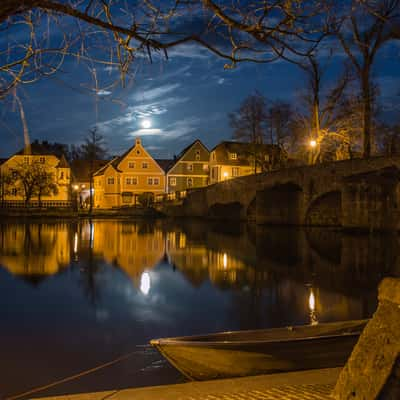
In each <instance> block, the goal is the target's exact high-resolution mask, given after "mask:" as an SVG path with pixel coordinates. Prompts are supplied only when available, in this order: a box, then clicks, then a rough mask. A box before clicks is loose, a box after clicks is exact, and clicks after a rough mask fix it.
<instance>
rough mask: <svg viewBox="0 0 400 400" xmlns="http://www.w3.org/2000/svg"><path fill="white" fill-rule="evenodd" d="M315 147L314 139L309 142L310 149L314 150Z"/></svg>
mask: <svg viewBox="0 0 400 400" xmlns="http://www.w3.org/2000/svg"><path fill="white" fill-rule="evenodd" d="M316 146H317V141H316V140H314V139H312V140H310V147H312V148H314V147H316Z"/></svg>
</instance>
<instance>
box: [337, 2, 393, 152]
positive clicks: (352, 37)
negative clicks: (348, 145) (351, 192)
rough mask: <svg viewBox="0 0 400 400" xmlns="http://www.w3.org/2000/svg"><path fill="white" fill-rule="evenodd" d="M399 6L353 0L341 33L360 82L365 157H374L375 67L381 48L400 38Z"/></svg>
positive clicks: (340, 38) (343, 43)
mask: <svg viewBox="0 0 400 400" xmlns="http://www.w3.org/2000/svg"><path fill="white" fill-rule="evenodd" d="M399 7H400V0H363V1H357V0H353V1H352V7H351V10H350V14H349V15H348V17H347V18H346V19H345V21H344V23H343V24H342V26H341V29H340V30H339V31H338V33H337V35H338V37H339V40H340V43H341V45H342V47H343V49H344V51H345V53H346V54H347V56H348V58H349V60H350V61H351V63H352V65H353V67H354V69H355V71H356V73H357V77H358V80H359V83H360V89H361V96H362V105H363V110H362V121H363V123H362V126H363V155H364V157H370V156H371V144H372V138H371V127H372V116H373V109H372V100H373V93H372V86H373V85H372V81H371V73H372V67H373V65H374V62H375V60H376V56H377V53H378V51H379V50H380V49H381V48H382V47H383V46H384V45H385V44H386V43H388V42H389V41H390V40H393V39H399V37H400V36H399V35H398V30H397V29H394V27H396V26H398V24H399V18H400V15H399Z"/></svg>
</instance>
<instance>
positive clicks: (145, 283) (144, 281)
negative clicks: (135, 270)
mask: <svg viewBox="0 0 400 400" xmlns="http://www.w3.org/2000/svg"><path fill="white" fill-rule="evenodd" d="M150 286H151V283H150V274H149V273H148V272H143V273H142V276H141V277H140V291H141V292H142V293H143V294H144V295H145V296H147V295H148V294H149V292H150Z"/></svg>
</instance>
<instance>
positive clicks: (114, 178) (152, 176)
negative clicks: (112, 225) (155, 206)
mask: <svg viewBox="0 0 400 400" xmlns="http://www.w3.org/2000/svg"><path fill="white" fill-rule="evenodd" d="M93 183H94V185H93V186H94V188H93V197H94V202H93V203H94V207H95V208H113V207H122V206H133V205H137V204H139V203H140V196H141V195H143V193H148V194H150V193H151V194H152V196H154V197H156V196H158V195H163V194H164V193H165V173H164V170H163V169H162V168H161V167H160V166H159V165H158V163H157V162H156V161H155V160H154V159H153V158H152V157H151V155H150V154H149V153H148V152H147V151H146V150H145V149H144V147H143V146H142V143H141V141H140V139H139V138H137V139H136V140H135V145H134V146H133V147H131V148H130V149H129V150H128V151H127V152H125V153H124V154H123V155H122V156H120V157H116V158H114V159H113V160H111V161H110V162H108V163H107V164H106V165H105V166H104V167H102V168H100V169H99V170H98V171H97V172H95V174H94V177H93Z"/></svg>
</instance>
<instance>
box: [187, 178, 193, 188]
mask: <svg viewBox="0 0 400 400" xmlns="http://www.w3.org/2000/svg"><path fill="white" fill-rule="evenodd" d="M187 185H188V187H192V186H193V179H192V178H188V180H187Z"/></svg>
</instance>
